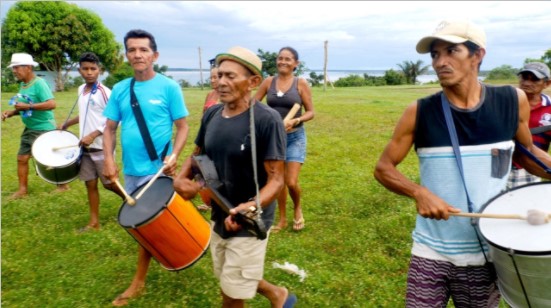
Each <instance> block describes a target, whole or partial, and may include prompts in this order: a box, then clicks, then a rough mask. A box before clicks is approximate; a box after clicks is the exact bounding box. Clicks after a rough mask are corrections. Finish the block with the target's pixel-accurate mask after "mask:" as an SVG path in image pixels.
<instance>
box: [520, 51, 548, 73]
mask: <svg viewBox="0 0 551 308" xmlns="http://www.w3.org/2000/svg"><path fill="white" fill-rule="evenodd" d="M530 62H543V63H545V64H547V66H548V67H549V68H551V49H548V50H547V51H546V52H545V53H544V54H543V56H541V58H539V59H530V58H526V59H525V60H524V64H526V63H530Z"/></svg>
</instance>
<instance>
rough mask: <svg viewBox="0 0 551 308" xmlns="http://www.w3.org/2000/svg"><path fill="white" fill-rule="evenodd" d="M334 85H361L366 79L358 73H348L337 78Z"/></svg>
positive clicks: (364, 83) (363, 84)
mask: <svg viewBox="0 0 551 308" xmlns="http://www.w3.org/2000/svg"><path fill="white" fill-rule="evenodd" d="M334 85H335V87H361V86H365V85H366V80H365V78H364V77H362V76H360V75H356V74H350V75H348V76H346V77H344V78H339V79H338V80H337V81H335V83H334Z"/></svg>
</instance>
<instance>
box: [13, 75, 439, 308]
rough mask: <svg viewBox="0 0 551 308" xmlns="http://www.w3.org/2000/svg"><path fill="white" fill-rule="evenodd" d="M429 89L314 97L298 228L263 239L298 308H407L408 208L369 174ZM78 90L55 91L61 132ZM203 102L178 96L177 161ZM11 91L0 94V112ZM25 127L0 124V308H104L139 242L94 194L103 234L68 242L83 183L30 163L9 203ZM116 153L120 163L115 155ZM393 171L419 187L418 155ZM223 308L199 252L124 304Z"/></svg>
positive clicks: (125, 279) (269, 271)
mask: <svg viewBox="0 0 551 308" xmlns="http://www.w3.org/2000/svg"><path fill="white" fill-rule="evenodd" d="M438 89H439V87H438V86H437V85H433V86H395V87H362V88H335V89H331V88H328V89H327V90H326V91H323V90H322V89H320V88H315V89H313V101H314V106H315V111H316V117H315V119H314V120H313V121H311V122H308V123H307V124H306V128H307V135H308V152H307V159H306V163H305V165H304V167H303V169H302V172H301V177H300V182H301V186H302V190H303V207H304V216H305V219H306V228H305V229H304V230H303V231H302V232H300V233H295V232H293V231H292V230H291V229H288V230H284V231H281V232H279V233H277V234H274V235H272V236H271V238H270V242H269V246H268V253H267V257H266V264H265V275H264V277H265V278H266V279H267V280H268V281H270V282H273V283H275V284H278V285H284V286H286V287H287V288H289V289H290V290H291V291H292V292H295V293H296V294H297V295H298V298H299V301H298V305H297V307H403V306H404V294H405V286H406V274H407V268H408V262H409V256H410V248H411V236H410V233H411V231H412V228H413V226H414V222H415V206H414V204H413V202H412V201H411V200H409V199H407V198H403V197H399V196H397V195H395V194H393V193H390V192H388V191H387V190H385V189H384V188H383V187H382V186H381V185H379V184H378V183H377V182H376V181H375V179H374V178H373V176H372V173H373V169H374V166H375V163H376V161H377V159H378V157H379V155H380V153H381V151H382V149H383V147H384V146H385V144H386V143H387V142H388V140H389V138H390V136H391V134H392V129H393V127H394V125H395V123H396V121H397V120H398V118H399V117H400V115H401V114H402V111H403V110H404V108H405V107H406V106H407V105H408V104H409V103H411V102H413V101H414V100H415V99H417V98H419V97H423V96H425V95H428V94H430V93H434V92H436V91H438ZM75 92H76V91H75ZM75 92H62V93H55V95H56V101H57V105H58V107H57V108H56V110H55V115H56V119H57V121H58V123H61V122H62V121H64V120H65V118H66V117H67V115H68V113H69V111H70V109H71V107H72V105H73V103H74V100H75V99H76V94H75ZM206 93H207V90H206V89H205V90H204V91H202V90H199V89H186V90H185V91H184V96H185V100H186V104H187V106H188V108H189V110H190V112H191V115H190V116H189V117H188V122H189V124H190V135H189V137H188V142H187V145H186V148H185V149H184V155H182V157H181V158H180V163H181V160H183V159H184V157H186V156H187V155H189V154H190V152H191V150H192V148H193V140H194V138H195V135H196V132H197V130H198V125H199V121H200V118H199V115H200V113H201V108H202V103H203V99H204V97H205V95H206ZM13 94H14V93H2V107H3V109H6V108H8V105H7V101H8V100H9V98H10V97H11V96H12V95H13ZM22 129H23V126H22V124H21V121H20V119H19V118H17V117H15V118H10V119H8V120H7V121H6V122H3V123H2V305H3V306H4V307H109V306H110V303H111V301H112V300H113V299H114V297H115V296H117V295H118V294H119V293H120V292H122V291H123V290H124V289H125V288H126V287H127V286H128V284H129V282H130V280H131V279H132V276H133V274H134V271H135V263H136V257H137V253H136V252H137V244H136V242H135V241H134V240H133V239H132V238H131V237H130V235H129V234H128V233H127V232H126V231H125V230H124V229H123V228H122V227H120V226H119V224H118V222H117V214H118V210H119V208H120V206H121V201H120V199H119V198H118V197H116V196H115V195H114V194H112V193H109V192H108V191H106V190H105V189H103V188H101V189H100V194H101V211H100V215H101V217H100V219H101V223H102V230H101V231H100V232H93V233H85V234H77V233H76V232H75V230H76V229H78V228H79V227H82V226H84V225H85V224H86V223H87V221H88V218H89V216H88V203H87V199H86V189H85V187H84V184H83V183H82V182H80V181H78V180H76V181H73V182H72V183H70V190H69V191H67V192H63V193H55V192H53V191H54V189H55V186H54V185H51V184H48V183H46V182H45V181H43V180H42V179H40V178H39V177H38V176H37V175H36V174H35V173H34V169H33V168H34V165H33V163H32V162H31V165H30V167H31V172H30V175H29V193H30V196H29V197H27V198H25V199H23V200H15V201H9V200H8V197H9V196H10V195H11V194H12V193H13V192H15V191H16V190H17V175H16V153H17V149H18V146H19V136H20V134H21V131H22ZM74 129H75V130H73V132H75V133H76V128H74ZM118 149H120V145H119V146H118ZM117 154H118V157H117V159H118V160H119V161H120V151H117ZM400 170H401V171H402V172H403V173H404V174H405V175H406V176H407V177H409V178H410V179H412V180H417V179H418V177H417V172H418V169H417V159H416V157H415V155H409V156H408V158H407V159H406V160H405V161H404V162H403V163H402V164H401V165H400ZM196 201H198V199H197V200H196ZM288 213H289V215H291V213H292V211H289V212H288ZM288 219H292V217H288ZM285 261H287V262H290V263H294V264H296V265H298V266H299V267H300V268H301V269H304V270H305V271H306V272H307V274H308V276H307V278H306V279H305V280H304V282H300V281H299V277H298V276H293V275H290V274H287V273H285V272H283V271H281V270H279V269H274V268H272V263H273V262H278V263H283V262H285ZM220 305H221V301H220V295H219V289H218V283H217V280H216V279H215V278H214V276H213V274H212V268H211V258H210V254H209V253H207V254H205V256H204V257H203V258H202V259H201V260H199V262H197V263H196V264H195V265H193V266H192V267H190V268H188V269H185V270H183V271H180V272H177V273H174V272H169V271H167V270H165V269H163V268H162V267H161V266H159V265H158V264H157V263H156V262H154V263H152V265H151V267H150V271H149V274H148V280H147V292H146V294H144V295H143V296H142V297H140V298H138V299H136V300H133V301H131V304H130V307H219V306H220ZM249 306H250V307H269V303H268V301H267V300H266V299H265V298H264V297H262V296H257V297H256V298H255V299H253V300H250V301H249Z"/></svg>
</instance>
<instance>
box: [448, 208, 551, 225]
mask: <svg viewBox="0 0 551 308" xmlns="http://www.w3.org/2000/svg"><path fill="white" fill-rule="evenodd" d="M449 214H450V215H452V216H460V217H475V218H498V219H521V220H526V221H528V223H529V224H531V225H543V224H546V223H548V222H549V220H550V219H551V214H549V215H548V214H546V213H545V212H542V211H538V210H528V215H527V216H522V215H519V214H491V213H453V212H449Z"/></svg>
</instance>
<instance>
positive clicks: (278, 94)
mask: <svg viewBox="0 0 551 308" xmlns="http://www.w3.org/2000/svg"><path fill="white" fill-rule="evenodd" d="M283 95H285V93H283V92H281V90H277V94H276V96H277V97H283Z"/></svg>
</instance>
